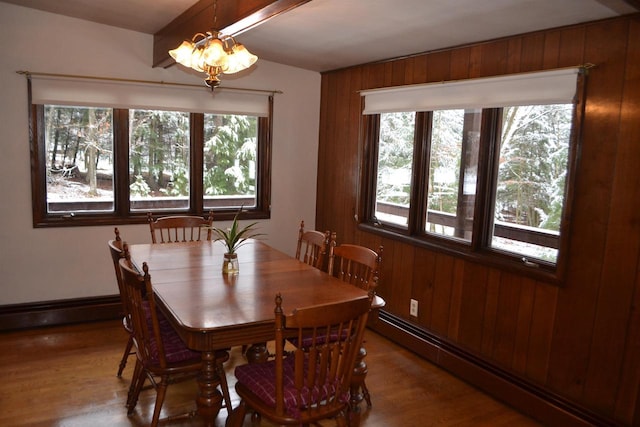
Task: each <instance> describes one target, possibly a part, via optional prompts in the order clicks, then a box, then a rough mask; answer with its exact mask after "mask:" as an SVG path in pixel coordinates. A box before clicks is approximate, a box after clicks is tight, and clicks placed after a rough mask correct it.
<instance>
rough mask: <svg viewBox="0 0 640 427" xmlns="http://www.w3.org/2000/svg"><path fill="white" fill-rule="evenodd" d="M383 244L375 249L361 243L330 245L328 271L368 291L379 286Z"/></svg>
mask: <svg viewBox="0 0 640 427" xmlns="http://www.w3.org/2000/svg"><path fill="white" fill-rule="evenodd" d="M382 249H383V248H382V246H380V248H379V249H378V253H376V252H375V251H373V250H371V249H369V248H367V247H364V246H359V245H351V244H342V245H339V246H335V243H334V244H332V245H330V247H329V268H328V273H329V274H331V275H333V276H336V277H337V278H339V279H340V280H342V281H344V282H347V283H351V284H352V285H356V286H358V287H359V288H361V289H364V290H366V291H371V290H374V289H375V288H376V286H378V274H379V272H380V263H381V262H382Z"/></svg>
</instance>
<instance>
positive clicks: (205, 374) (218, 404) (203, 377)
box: [196, 351, 222, 427]
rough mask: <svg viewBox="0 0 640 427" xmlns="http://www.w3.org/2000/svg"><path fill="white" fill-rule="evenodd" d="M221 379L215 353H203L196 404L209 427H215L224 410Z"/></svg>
mask: <svg viewBox="0 0 640 427" xmlns="http://www.w3.org/2000/svg"><path fill="white" fill-rule="evenodd" d="M219 385H220V377H219V376H218V371H217V369H216V358H215V351H203V352H202V372H201V373H200V375H199V376H198V389H199V391H200V393H199V395H198V398H197V400H196V403H197V405H198V415H200V416H201V417H202V419H203V420H204V421H205V425H206V426H207V427H213V426H214V425H215V420H216V417H217V416H218V412H220V408H222V393H220V390H218V386H219Z"/></svg>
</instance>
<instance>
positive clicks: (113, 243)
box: [107, 227, 134, 377]
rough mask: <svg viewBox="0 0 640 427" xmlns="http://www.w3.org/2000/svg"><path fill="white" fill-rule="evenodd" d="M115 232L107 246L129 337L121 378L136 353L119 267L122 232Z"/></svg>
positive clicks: (120, 367)
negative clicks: (128, 362)
mask: <svg viewBox="0 0 640 427" xmlns="http://www.w3.org/2000/svg"><path fill="white" fill-rule="evenodd" d="M114 232H115V234H116V238H115V239H113V240H109V242H107V245H108V246H109V252H110V253H111V259H112V260H113V267H114V269H115V272H116V282H117V283H118V292H119V293H120V302H121V303H122V310H123V312H124V315H123V317H122V326H123V327H124V330H125V331H126V332H127V335H128V338H127V344H126V345H125V347H124V354H123V355H122V358H121V359H120V365H119V366H118V374H117V375H118V377H120V376H122V371H123V370H124V368H125V366H127V360H128V359H129V356H130V355H132V354H134V352H133V351H132V348H133V329H132V328H131V316H130V315H129V313H128V312H127V310H126V305H127V304H126V301H125V294H124V290H123V289H122V286H123V285H122V275H121V274H120V266H119V261H120V258H122V257H123V256H124V253H123V251H122V239H121V238H120V231H119V230H118V228H117V227H116V228H114Z"/></svg>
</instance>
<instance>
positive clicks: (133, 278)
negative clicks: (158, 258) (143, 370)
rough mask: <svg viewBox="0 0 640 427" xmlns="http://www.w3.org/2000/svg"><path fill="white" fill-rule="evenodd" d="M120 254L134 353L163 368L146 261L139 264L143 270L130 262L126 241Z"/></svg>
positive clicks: (165, 363)
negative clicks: (122, 254) (122, 255)
mask: <svg viewBox="0 0 640 427" xmlns="http://www.w3.org/2000/svg"><path fill="white" fill-rule="evenodd" d="M123 250H124V257H123V258H121V259H120V261H119V267H120V272H121V275H122V284H123V288H124V292H125V297H126V298H127V304H128V306H129V310H130V315H131V323H132V326H133V337H134V341H135V344H136V354H138V357H139V358H140V359H141V361H142V363H143V364H145V365H147V366H151V365H155V366H159V367H160V368H166V367H167V360H166V356H165V351H164V350H165V347H164V344H163V340H162V334H161V332H160V323H159V318H158V316H159V315H158V312H157V310H156V302H155V298H154V295H153V286H152V285H151V276H150V275H149V267H148V266H147V263H146V262H145V263H143V264H142V270H143V273H142V274H140V273H139V272H138V269H137V268H136V267H135V266H134V265H133V264H132V263H131V257H130V255H129V251H128V247H127V244H126V243H124V244H123Z"/></svg>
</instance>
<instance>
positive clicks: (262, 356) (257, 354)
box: [245, 342, 269, 363]
mask: <svg viewBox="0 0 640 427" xmlns="http://www.w3.org/2000/svg"><path fill="white" fill-rule="evenodd" d="M245 356H246V358H247V362H249V363H264V362H266V361H267V360H269V349H268V348H267V343H266V342H259V343H253V344H251V345H250V346H249V348H248V349H247V351H246V353H245Z"/></svg>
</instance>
